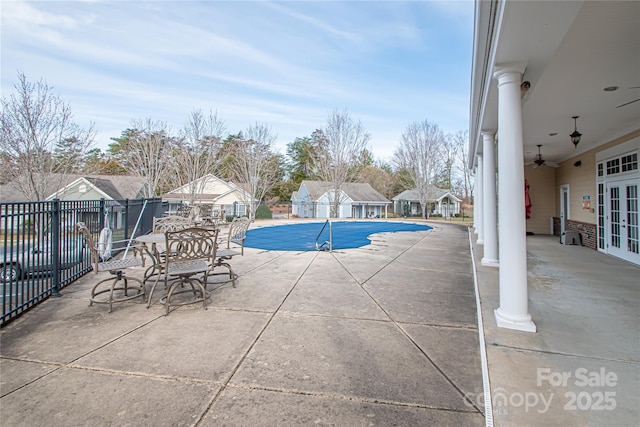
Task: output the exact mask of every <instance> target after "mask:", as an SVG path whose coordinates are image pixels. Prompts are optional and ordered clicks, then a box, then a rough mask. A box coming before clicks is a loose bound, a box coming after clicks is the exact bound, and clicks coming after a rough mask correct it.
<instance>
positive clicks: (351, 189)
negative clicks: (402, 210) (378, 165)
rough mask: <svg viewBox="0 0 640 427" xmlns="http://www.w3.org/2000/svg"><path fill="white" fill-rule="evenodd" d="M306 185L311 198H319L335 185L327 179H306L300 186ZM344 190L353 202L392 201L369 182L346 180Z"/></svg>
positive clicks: (343, 185)
mask: <svg viewBox="0 0 640 427" xmlns="http://www.w3.org/2000/svg"><path fill="white" fill-rule="evenodd" d="M303 185H304V186H305V188H306V189H307V192H308V193H309V197H310V198H311V200H318V199H320V197H322V195H323V194H325V193H326V192H327V191H331V190H333V185H332V184H331V183H328V182H325V181H310V180H304V181H302V182H301V183H300V186H303ZM342 191H343V192H344V193H345V194H346V195H347V196H348V197H349V198H350V199H351V200H352V201H353V202H368V203H372V202H373V203H391V202H390V201H389V200H387V199H386V198H385V197H384V196H383V195H382V194H380V193H378V192H377V191H376V190H374V189H373V187H371V185H369V184H367V183H361V182H345V183H343V184H342Z"/></svg>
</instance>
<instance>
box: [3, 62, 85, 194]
mask: <svg viewBox="0 0 640 427" xmlns="http://www.w3.org/2000/svg"><path fill="white" fill-rule="evenodd" d="M14 90H15V92H14V93H12V94H11V95H9V97H7V98H5V97H3V98H2V112H1V113H0V126H1V137H0V148H1V153H2V156H1V157H2V165H1V166H2V170H3V175H4V177H3V180H5V181H9V180H13V181H14V182H15V183H16V185H17V186H18V188H19V190H20V191H21V192H22V193H23V194H24V196H25V197H26V198H27V200H32V201H33V200H43V199H44V198H46V197H47V196H49V194H47V193H48V192H51V191H52V190H57V189H58V187H59V186H61V185H62V184H65V183H66V182H65V180H66V175H67V174H70V173H73V172H76V171H78V170H80V169H81V163H82V161H83V158H84V153H85V151H87V150H88V149H89V148H90V147H91V145H92V144H93V140H94V138H95V130H94V126H93V124H91V125H90V126H89V128H88V129H83V128H81V127H80V126H79V125H78V124H76V123H75V122H74V121H73V113H72V112H71V107H70V106H69V104H67V103H65V102H64V101H63V100H62V98H60V97H59V96H58V95H56V94H55V93H53V88H52V87H50V86H49V85H47V83H46V82H45V81H44V80H40V81H39V82H37V83H31V82H29V81H27V77H26V76H25V75H24V74H23V73H20V72H19V73H18V83H17V84H15V85H14ZM53 174H56V175H53ZM52 180H55V181H54V182H52Z"/></svg>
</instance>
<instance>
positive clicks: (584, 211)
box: [467, 0, 640, 332]
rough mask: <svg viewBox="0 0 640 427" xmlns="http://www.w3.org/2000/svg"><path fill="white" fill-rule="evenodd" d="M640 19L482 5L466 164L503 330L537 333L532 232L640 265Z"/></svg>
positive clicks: (569, 6)
mask: <svg viewBox="0 0 640 427" xmlns="http://www.w3.org/2000/svg"><path fill="white" fill-rule="evenodd" d="M639 16H640V2H637V1H604V2H596V1H563V2H551V1H549V2H546V1H543V2H534V1H500V0H490V1H477V2H476V3H475V37H474V52H473V63H472V66H473V69H472V77H471V114H470V123H469V157H468V159H467V161H468V167H469V168H471V169H474V170H475V174H476V191H475V194H474V199H475V200H474V202H475V203H474V209H475V215H474V220H475V224H474V226H475V232H476V234H477V244H478V245H479V247H480V248H481V250H482V255H483V257H482V260H481V263H482V264H483V265H485V266H489V267H498V266H499V275H498V280H499V300H500V307H499V308H498V309H497V310H495V318H496V322H497V324H498V326H500V327H505V328H511V329H516V330H523V331H531V332H533V331H535V330H536V325H535V324H534V321H533V319H532V317H531V315H530V314H529V308H528V307H529V302H528V290H527V238H526V234H527V233H526V232H527V231H528V232H533V233H535V234H558V235H560V236H562V234H563V233H565V232H567V231H572V232H576V233H579V234H580V236H581V238H582V243H583V244H584V245H585V246H588V247H589V248H592V249H593V250H597V251H600V252H602V253H603V254H608V255H611V256H615V257H618V258H621V259H624V260H626V261H628V262H631V263H634V264H640V225H639V222H638V219H639V215H640V214H639V211H638V205H639V203H638V189H639V187H640V169H639V167H638V157H639V155H640V102H638V101H640V73H639V70H640V55H639V54H638V52H640V25H639V21H638V17H639ZM538 148H540V153H541V158H540V159H539V160H540V161H539V162H538V163H540V165H539V167H535V166H537V165H538V163H536V162H535V160H536V158H537V156H538ZM531 163H532V164H531ZM550 166H551V167H550ZM496 172H497V180H496ZM525 179H526V180H527V182H528V184H529V196H530V199H531V204H532V210H531V215H530V219H526V215H525V203H524V199H525V198H524V197H523V193H524V191H525ZM558 262H562V261H561V260H558ZM603 286H606V284H605V283H603Z"/></svg>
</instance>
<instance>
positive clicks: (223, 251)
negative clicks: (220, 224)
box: [215, 217, 251, 288]
mask: <svg viewBox="0 0 640 427" xmlns="http://www.w3.org/2000/svg"><path fill="white" fill-rule="evenodd" d="M249 225H251V220H250V219H249V218H247V217H236V218H234V219H233V221H231V224H229V233H228V234H227V235H226V236H225V237H223V238H220V239H218V251H217V253H216V262H215V266H216V267H226V268H227V269H228V270H229V280H231V281H232V283H233V287H234V288H235V287H236V279H237V278H238V275H237V274H236V273H235V272H234V271H233V268H232V267H231V264H230V263H229V262H228V261H229V260H231V259H232V258H233V257H234V256H238V255H240V256H242V255H244V240H245V238H246V237H247V230H248V229H249ZM215 274H225V273H215Z"/></svg>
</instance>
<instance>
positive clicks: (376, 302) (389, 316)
mask: <svg viewBox="0 0 640 427" xmlns="http://www.w3.org/2000/svg"><path fill="white" fill-rule="evenodd" d="M432 230H433V229H432ZM432 230H427V233H426V234H425V235H424V236H422V237H421V238H420V239H418V240H416V241H415V242H414V243H413V244H412V245H411V246H409V247H408V248H406V249H405V250H403V251H402V252H400V253H399V254H398V255H397V256H395V257H394V258H392V259H391V261H389V262H388V263H386V264H385V265H384V266H383V267H382V268H380V269H379V270H378V271H376V272H375V273H373V275H371V276H370V277H369V278H368V279H367V280H365V281H364V282H362V283H360V282H359V281H358V279H356V278H355V277H354V276H353V274H351V272H350V271H349V269H347V267H346V266H345V265H344V264H343V263H342V262H341V261H340V260H339V259H338V258H337V257H336V256H335V255H333V257H334V258H335V260H336V261H338V264H340V265H341V266H342V268H343V269H344V270H345V271H346V272H347V273H348V274H349V276H351V278H352V279H353V280H354V281H355V282H356V283H357V284H358V285H359V286H360V287H361V288H362V290H363V291H364V292H365V293H366V294H367V296H369V298H371V301H373V303H374V304H376V305H377V306H378V308H379V309H380V310H381V311H382V312H383V313H384V314H385V315H386V316H387V318H388V319H389V321H390V322H391V323H392V324H393V325H394V326H395V327H396V328H397V329H398V331H400V333H401V334H402V335H404V337H405V338H406V339H408V340H409V342H410V343H411V344H412V345H413V346H414V347H415V348H416V349H418V351H419V352H420V353H422V354H423V355H424V357H425V358H426V359H427V360H428V361H429V363H431V365H432V366H433V367H434V368H435V369H436V370H437V371H438V372H440V375H442V376H443V377H444V379H445V380H447V382H448V383H449V384H451V386H452V387H453V388H454V389H455V390H456V391H457V392H458V393H460V396H461V397H462V398H463V399H464V400H465V401H467V402H468V403H469V404H471V405H473V407H474V408H476V411H477V412H478V413H480V414H481V415H483V416H484V414H483V413H482V410H481V409H480V408H478V406H477V405H476V403H475V402H469V400H468V399H467V398H466V395H465V393H464V391H463V390H462V389H460V387H458V385H457V384H456V383H455V382H454V381H453V380H452V379H451V378H449V376H448V375H447V374H446V373H445V372H444V371H443V370H442V369H441V368H440V367H439V366H438V365H437V364H436V363H435V361H434V360H433V359H432V358H431V357H430V356H429V354H427V352H426V351H425V350H424V349H423V348H422V347H420V345H419V344H418V343H417V342H416V341H414V339H413V338H411V336H409V334H408V333H407V332H406V331H405V330H404V329H403V328H402V326H401V325H400V323H398V322H396V321H395V320H394V319H393V317H391V315H390V314H389V313H388V312H387V311H386V310H385V309H384V308H383V307H382V305H381V304H380V303H379V302H378V301H377V300H376V299H375V298H374V297H373V295H371V294H370V293H369V292H368V291H367V290H366V289H365V287H364V284H365V283H366V282H367V281H369V280H371V279H372V278H373V277H375V276H376V275H377V274H378V273H380V272H381V271H382V270H384V269H385V268H386V267H387V266H388V265H389V264H391V263H392V262H393V261H395V260H397V259H398V258H400V257H401V256H402V255H404V254H405V253H407V252H408V251H409V250H411V249H413V248H414V247H415V246H416V245H418V244H419V243H421V242H422V241H423V240H425V239H426V238H427V237H429V236H431V234H432V233H431V232H432Z"/></svg>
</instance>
